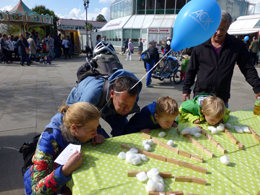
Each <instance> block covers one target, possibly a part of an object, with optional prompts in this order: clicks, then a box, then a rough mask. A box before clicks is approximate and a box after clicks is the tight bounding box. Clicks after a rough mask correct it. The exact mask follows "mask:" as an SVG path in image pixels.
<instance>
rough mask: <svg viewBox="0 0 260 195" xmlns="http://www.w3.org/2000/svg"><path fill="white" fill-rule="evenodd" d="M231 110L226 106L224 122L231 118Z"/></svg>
mask: <svg viewBox="0 0 260 195" xmlns="http://www.w3.org/2000/svg"><path fill="white" fill-rule="evenodd" d="M229 114H230V110H229V109H227V108H226V114H225V115H224V117H223V123H226V122H227V121H228V119H229Z"/></svg>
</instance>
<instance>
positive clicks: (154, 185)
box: [147, 179, 157, 191]
mask: <svg viewBox="0 0 260 195" xmlns="http://www.w3.org/2000/svg"><path fill="white" fill-rule="evenodd" d="M147 188H148V189H149V191H156V189H157V183H156V182H154V181H153V180H152V179H149V180H148V182H147Z"/></svg>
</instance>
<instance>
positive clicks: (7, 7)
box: [0, 5, 13, 11]
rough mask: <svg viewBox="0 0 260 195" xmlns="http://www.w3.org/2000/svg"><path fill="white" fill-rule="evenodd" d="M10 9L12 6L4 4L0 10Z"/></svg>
mask: <svg viewBox="0 0 260 195" xmlns="http://www.w3.org/2000/svg"><path fill="white" fill-rule="evenodd" d="M11 9H13V7H12V6H10V5H7V6H4V7H3V8H1V9H0V10H1V11H10V10H11Z"/></svg>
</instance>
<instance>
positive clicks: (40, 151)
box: [24, 113, 71, 195]
mask: <svg viewBox="0 0 260 195" xmlns="http://www.w3.org/2000/svg"><path fill="white" fill-rule="evenodd" d="M62 118H63V115H61V114H60V113H58V114H56V115H55V116H54V117H53V118H52V119H51V122H50V123H49V124H48V125H47V126H46V128H53V132H52V133H49V132H47V131H45V132H43V133H42V135H41V136H40V138H39V141H38V145H37V148H36V152H35V156H34V157H33V163H34V164H33V165H32V166H31V167H30V168H29V169H28V170H27V171H26V173H25V174H24V186H25V192H26V194H27V195H29V194H30V195H31V194H36V193H39V192H42V193H45V194H53V193H54V192H55V190H53V189H61V188H62V186H63V185H64V184H66V183H67V182H68V181H69V180H70V179H71V175H70V176H68V177H65V176H64V175H63V174H62V172H61V168H62V166H60V165H58V164H56V163H54V159H55V158H56V157H57V156H58V155H59V154H60V153H61V152H62V150H63V149H64V148H65V147H66V146H67V145H68V144H69V143H68V142H66V141H65V140H64V139H63V138H62V135H61V131H60V126H61V124H62ZM43 167H44V168H43ZM54 180H55V181H54ZM50 183H52V184H54V185H50ZM55 183H56V184H55ZM46 184H47V185H48V186H52V187H48V188H47V187H46ZM37 188H38V189H37ZM36 189H37V190H36ZM56 192H58V191H56Z"/></svg>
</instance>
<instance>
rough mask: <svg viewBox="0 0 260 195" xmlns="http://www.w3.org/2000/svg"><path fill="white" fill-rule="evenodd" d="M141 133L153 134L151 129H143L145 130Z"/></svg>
mask: <svg viewBox="0 0 260 195" xmlns="http://www.w3.org/2000/svg"><path fill="white" fill-rule="evenodd" d="M141 132H143V133H151V131H150V129H143V130H141Z"/></svg>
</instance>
